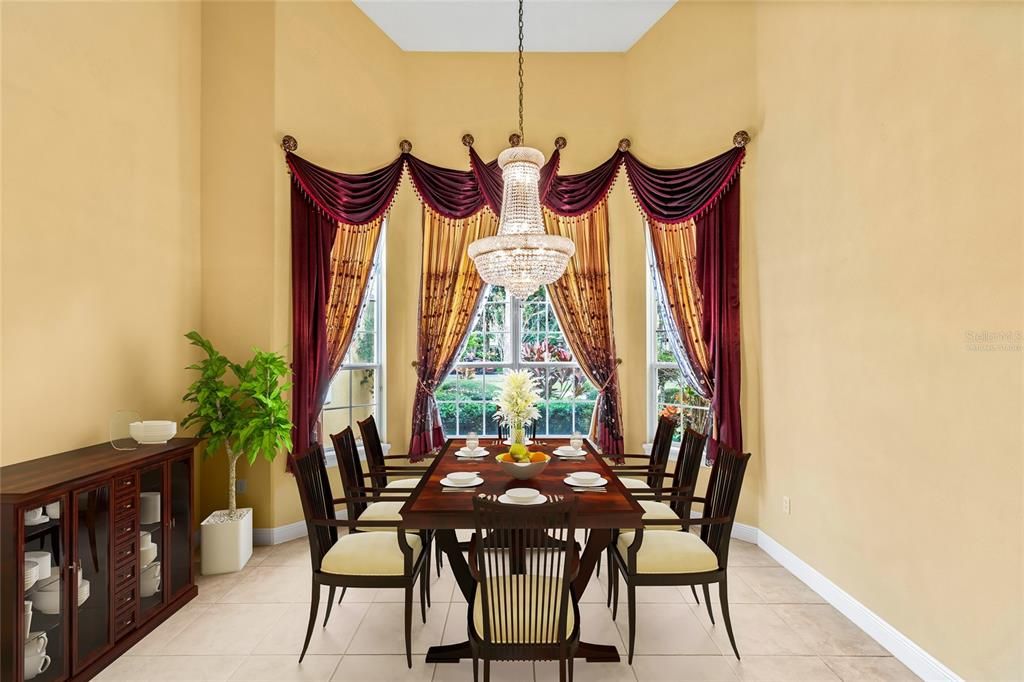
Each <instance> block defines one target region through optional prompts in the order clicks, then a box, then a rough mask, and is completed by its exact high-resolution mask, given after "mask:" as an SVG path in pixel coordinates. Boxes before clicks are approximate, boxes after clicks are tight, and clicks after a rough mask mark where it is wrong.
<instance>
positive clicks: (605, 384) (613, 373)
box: [597, 358, 622, 393]
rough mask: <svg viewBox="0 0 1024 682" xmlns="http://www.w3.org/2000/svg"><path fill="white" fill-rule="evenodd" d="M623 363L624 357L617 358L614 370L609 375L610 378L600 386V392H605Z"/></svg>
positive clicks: (598, 390)
mask: <svg viewBox="0 0 1024 682" xmlns="http://www.w3.org/2000/svg"><path fill="white" fill-rule="evenodd" d="M621 364H622V358H615V366H614V367H612V371H611V373H610V374H609V375H608V378H607V379H605V382H604V383H603V384H601V386H600V388H598V389H597V392H598V393H604V391H605V389H606V388H608V384H610V383H612V379H614V378H615V372H616V371H617V370H618V368H619V365H621Z"/></svg>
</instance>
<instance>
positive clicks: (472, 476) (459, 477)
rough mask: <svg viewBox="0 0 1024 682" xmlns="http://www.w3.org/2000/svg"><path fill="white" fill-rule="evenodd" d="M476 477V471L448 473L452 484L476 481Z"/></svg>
mask: <svg viewBox="0 0 1024 682" xmlns="http://www.w3.org/2000/svg"><path fill="white" fill-rule="evenodd" d="M476 477H477V473H476V472H475V471H451V472H449V473H448V480H449V481H451V482H452V483H469V482H470V481H475V480H476Z"/></svg>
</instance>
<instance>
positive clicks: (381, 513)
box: [356, 502, 405, 533]
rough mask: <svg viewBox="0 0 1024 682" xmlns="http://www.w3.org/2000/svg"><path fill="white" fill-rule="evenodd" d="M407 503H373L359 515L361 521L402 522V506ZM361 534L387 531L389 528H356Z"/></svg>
mask: <svg viewBox="0 0 1024 682" xmlns="http://www.w3.org/2000/svg"><path fill="white" fill-rule="evenodd" d="M403 504H405V502H371V503H370V504H369V505H367V506H366V509H365V510H364V511H363V512H362V513H361V514H359V520H360V521H401V520H402V515H401V514H400V513H399V512H400V511H401V510H402V505H403ZM356 530H357V531H359V532H371V533H372V532H374V531H381V530H384V531H387V530H390V529H388V528H369V527H367V528H361V527H359V526H356Z"/></svg>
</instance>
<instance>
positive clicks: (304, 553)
mask: <svg viewBox="0 0 1024 682" xmlns="http://www.w3.org/2000/svg"><path fill="white" fill-rule="evenodd" d="M260 566H303V567H305V568H309V567H310V563H309V540H307V539H306V538H300V539H298V540H292V541H291V542H285V543H282V544H280V545H274V546H272V547H271V548H270V552H269V553H268V554H267V556H266V557H265V558H264V559H263V562H262V563H261V564H260Z"/></svg>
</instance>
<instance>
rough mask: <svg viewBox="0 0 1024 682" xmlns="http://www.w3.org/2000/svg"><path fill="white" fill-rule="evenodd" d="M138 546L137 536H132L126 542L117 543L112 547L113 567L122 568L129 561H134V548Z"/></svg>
mask: <svg viewBox="0 0 1024 682" xmlns="http://www.w3.org/2000/svg"><path fill="white" fill-rule="evenodd" d="M138 545H139V536H138V535H132V536H131V537H129V538H128V539H127V540H124V541H123V542H120V543H118V544H117V545H116V546H115V547H114V565H115V566H123V565H124V564H126V563H128V562H129V561H134V560H135V556H136V548H137V547H138Z"/></svg>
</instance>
